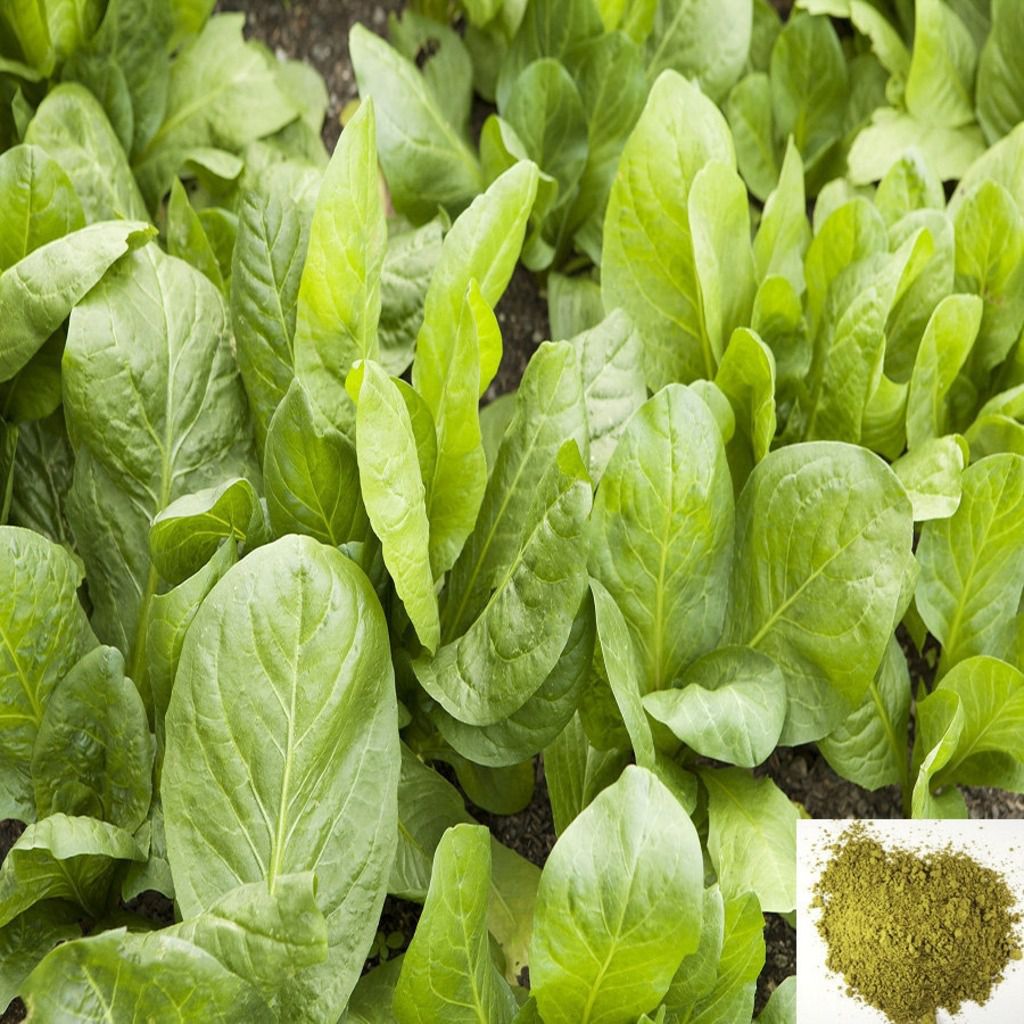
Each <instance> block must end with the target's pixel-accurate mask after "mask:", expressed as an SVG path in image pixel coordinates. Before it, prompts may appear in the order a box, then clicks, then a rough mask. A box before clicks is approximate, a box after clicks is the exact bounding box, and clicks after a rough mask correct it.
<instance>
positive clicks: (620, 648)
mask: <svg viewBox="0 0 1024 1024" xmlns="http://www.w3.org/2000/svg"><path fill="white" fill-rule="evenodd" d="M590 589H591V591H592V593H593V595H594V613H595V617H596V620H597V635H598V638H599V640H600V644H601V657H602V660H603V663H604V670H605V672H606V673H607V675H608V685H609V686H610V688H611V691H612V694H613V695H614V698H615V703H616V705H617V706H618V710H619V715H620V716H621V718H622V721H623V723H624V724H625V726H626V732H627V734H628V735H629V741H630V746H631V747H632V748H633V752H634V754H635V755H636V763H637V764H638V765H640V767H641V768H646V769H648V770H649V771H654V770H655V766H656V764H657V752H656V750H655V747H654V734H653V733H652V732H651V725H650V722H648V721H647V715H646V713H645V711H644V704H643V703H642V701H641V693H642V689H641V681H640V678H639V673H638V672H637V671H636V667H635V661H634V654H633V643H632V640H631V639H630V636H629V628H628V627H627V625H626V620H625V619H624V618H623V617H622V612H621V611H620V610H619V606H618V605H617V604H616V603H615V598H614V597H612V595H611V594H609V593H608V591H607V590H606V589H605V588H604V586H603V585H602V584H601V583H600V582H599V581H598V580H595V579H592V580H591V581H590Z"/></svg>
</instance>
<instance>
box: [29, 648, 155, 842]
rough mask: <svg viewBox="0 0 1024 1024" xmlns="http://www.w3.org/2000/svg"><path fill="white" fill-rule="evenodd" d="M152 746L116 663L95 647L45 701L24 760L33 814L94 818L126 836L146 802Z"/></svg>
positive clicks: (114, 655) (115, 655) (131, 687)
mask: <svg viewBox="0 0 1024 1024" xmlns="http://www.w3.org/2000/svg"><path fill="white" fill-rule="evenodd" d="M152 772H153V739H152V737H151V736H150V734H149V723H148V722H147V720H146V709H145V707H143V704H142V699H141V698H140V697H139V693H138V690H136V688H135V684H134V683H133V682H132V681H131V680H130V679H127V678H126V677H125V674H124V658H122V657H121V653H120V652H119V651H117V650H115V649H114V648H113V647H95V648H93V650H91V651H90V652H89V653H88V654H86V655H84V656H83V657H82V659H81V660H80V661H79V662H78V663H77V664H76V665H75V666H74V667H73V668H72V669H71V670H70V671H69V672H68V673H67V675H65V676H64V678H63V679H62V680H61V681H60V682H59V683H58V684H57V687H56V689H55V690H54V691H53V692H52V693H51V694H50V697H49V699H48V700H47V703H46V709H45V711H44V712H43V718H42V721H41V722H40V723H39V732H38V733H37V735H36V741H35V747H34V750H33V754H32V786H33V790H34V792H35V801H36V813H37V815H38V816H39V817H40V818H45V817H46V816H47V815H50V814H57V813H61V814H70V815H83V816H90V817H93V818H99V819H101V820H103V821H108V822H110V823H111V824H112V825H117V826H118V827H120V828H123V829H125V830H126V831H127V832H134V831H135V830H136V829H138V827H139V826H140V825H141V824H142V823H143V821H145V819H146V815H147V812H148V811H149V802H150V798H151V796H152Z"/></svg>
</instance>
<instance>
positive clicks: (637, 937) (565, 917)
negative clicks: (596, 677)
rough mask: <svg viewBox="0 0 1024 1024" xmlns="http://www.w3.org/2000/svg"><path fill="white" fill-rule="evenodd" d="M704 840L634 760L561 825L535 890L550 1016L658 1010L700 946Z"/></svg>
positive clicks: (567, 1019) (534, 973)
mask: <svg viewBox="0 0 1024 1024" xmlns="http://www.w3.org/2000/svg"><path fill="white" fill-rule="evenodd" d="M702 876H703V868H702V863H701V853H700V844H699V840H698V838H697V833H696V830H695V829H694V827H693V825H692V823H691V822H690V819H689V818H688V817H687V816H686V814H685V812H684V811H683V809H682V807H680V806H679V804H678V802H677V801H676V799H675V797H673V796H672V794H671V793H670V792H669V791H668V789H666V788H665V786H664V784H663V783H661V782H659V781H658V779H657V777H656V776H655V775H653V774H652V773H651V772H649V771H646V770H645V769H643V768H637V767H635V766H630V767H628V768H626V770H625V771H624V772H623V774H622V776H621V778H620V779H619V780H618V782H616V783H615V784H614V785H613V786H610V787H609V788H608V789H606V790H604V791H603V792H602V793H600V794H599V795H598V796H597V797H596V798H595V799H594V801H593V803H591V804H590V806H589V807H588V808H587V809H586V810H585V811H583V813H582V814H580V816H579V817H578V818H577V819H576V820H575V821H574V822H573V823H572V824H571V825H570V826H569V827H568V828H567V829H566V830H565V832H564V833H563V834H562V835H561V836H560V837H559V840H558V842H557V843H556V844H555V848H554V850H552V852H551V855H550V856H549V857H548V860H547V864H546V865H545V868H544V872H543V874H542V875H541V882H540V889H539V890H538V893H537V911H536V920H535V923H534V935H533V948H532V951H531V956H530V981H531V990H532V992H533V995H534V996H535V997H536V999H537V1005H538V1007H539V1009H540V1012H541V1015H542V1017H543V1019H544V1020H545V1021H546V1022H549V1024H562V1022H564V1024H595V1022H597V1021H614V1020H618V1021H626V1020H632V1019H634V1018H635V1017H636V1016H637V1015H639V1014H641V1013H645V1012H646V1011H648V1010H653V1009H654V1008H655V1007H656V1006H657V1005H658V1003H659V1002H660V1001H661V1000H662V998H663V997H664V995H665V993H666V992H667V990H668V987H669V983H670V982H671V980H672V976H673V974H674V973H675V970H676V968H677V967H678V966H679V962H680V960H681V959H682V958H683V957H684V956H685V955H686V954H687V953H691V952H693V951H694V950H695V949H696V948H697V942H698V936H699V933H700V920H701V912H702V903H703V891H704V890H703V878H702Z"/></svg>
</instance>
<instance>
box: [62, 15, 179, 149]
mask: <svg viewBox="0 0 1024 1024" xmlns="http://www.w3.org/2000/svg"><path fill="white" fill-rule="evenodd" d="M171 30H172V18H171V5H170V4H168V3H167V0H108V3H107V5H106V12H105V13H104V15H103V21H102V23H101V24H100V27H99V29H98V30H97V32H96V34H95V35H94V36H93V37H92V38H91V39H90V40H89V41H88V43H87V44H86V45H85V46H84V47H82V48H80V49H79V50H78V52H77V53H76V54H75V55H74V56H73V57H72V59H71V60H70V61H69V62H68V63H66V64H65V65H64V69H63V72H62V77H63V79H64V81H69V80H74V81H76V82H81V83H82V84H83V85H84V86H86V87H87V88H88V89H89V90H90V91H91V92H92V93H93V95H95V96H96V98H97V99H99V101H100V102H101V103H102V104H103V106H104V108H105V109H106V112H107V117H108V118H109V119H110V122H111V125H112V126H114V127H115V130H116V131H117V134H118V137H119V138H120V140H121V142H122V144H123V146H124V148H125V150H126V151H127V152H129V153H135V152H137V151H138V150H139V149H140V148H141V147H142V146H144V145H145V144H146V143H147V142H148V141H149V139H150V137H151V136H152V134H153V132H155V131H156V130H157V128H158V127H159V126H160V122H161V121H162V120H163V116H164V109H165V107H166V105H167V85H168V82H169V80H170V61H169V54H168V52H167V40H168V37H169V36H170V33H171Z"/></svg>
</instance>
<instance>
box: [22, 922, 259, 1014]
mask: <svg viewBox="0 0 1024 1024" xmlns="http://www.w3.org/2000/svg"><path fill="white" fill-rule="evenodd" d="M24 991H25V1002H26V1004H27V1006H28V1008H29V1013H30V1014H31V1015H32V1016H33V1017H38V1018H39V1019H42V1020H47V1019H49V1020H66V1019H77V1020H103V1019H106V1020H116V1021H123V1022H124V1024H146V1022H148V1021H153V1020H159V1021H166V1022H167V1024H186V1022H188V1021H194V1020H197V1019H200V1020H203V1021H204V1022H209V1024H230V1022H231V1021H236V1020H239V1019H244V1020H246V1021H251V1022H252V1024H270V1022H271V1021H273V1020H274V1019H275V1018H274V1016H273V1015H272V1014H271V1012H270V1010H269V1008H268V1007H267V1005H266V1003H265V1002H264V1001H263V999H262V998H261V997H260V996H259V994H258V993H257V991H256V989H254V988H253V987H252V986H251V985H250V984H249V983H248V982H246V981H243V980H242V978H240V977H239V976H238V975H237V974H233V973H232V972H231V971H230V970H228V968H227V967H225V966H224V965H223V964H221V963H220V961H218V960H217V959H215V958H214V957H213V956H211V955H210V954H209V953H207V952H205V951H204V950H202V949H200V948H199V947H198V946H195V945H193V944H192V943H191V942H188V941H186V940H184V939H180V938H177V937H176V936H173V935H165V934H164V933H163V932H162V931H161V932H156V933H155V934H152V935H146V934H132V933H129V932H125V931H124V929H116V930H114V931H109V932H104V933H102V934H100V935H94V936H90V937H89V938H86V939H78V940H76V941H75V942H68V943H65V944H64V945H62V946H58V947H57V948H56V949H55V950H54V951H53V952H52V953H50V954H49V956H47V957H46V958H45V959H44V960H43V962H42V963H41V964H40V965H39V966H38V967H37V968H36V969H35V970H34V971H33V972H32V974H31V975H29V978H28V981H27V982H26V983H25V989H24Z"/></svg>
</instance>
